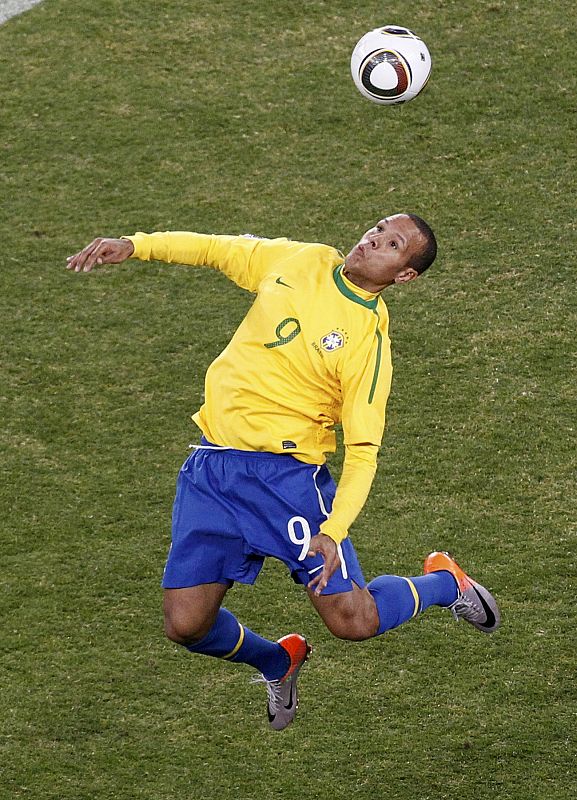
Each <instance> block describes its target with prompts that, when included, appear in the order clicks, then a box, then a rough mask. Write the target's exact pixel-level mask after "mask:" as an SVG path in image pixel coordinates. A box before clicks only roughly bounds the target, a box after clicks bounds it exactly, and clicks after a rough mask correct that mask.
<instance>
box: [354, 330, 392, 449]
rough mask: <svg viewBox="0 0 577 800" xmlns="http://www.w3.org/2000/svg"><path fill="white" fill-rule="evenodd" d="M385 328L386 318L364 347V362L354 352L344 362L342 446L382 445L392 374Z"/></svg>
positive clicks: (389, 344)
mask: <svg viewBox="0 0 577 800" xmlns="http://www.w3.org/2000/svg"><path fill="white" fill-rule="evenodd" d="M387 327H388V326H387V322H386V321H385V322H384V323H383V324H382V325H379V326H378V327H377V328H376V332H375V336H374V339H373V341H372V343H371V346H370V347H369V348H367V349H366V350H365V354H364V362H363V361H362V360H361V359H362V358H363V356H360V354H359V353H358V351H357V352H355V353H353V355H352V356H349V358H348V359H347V361H346V363H345V364H344V365H343V369H342V373H341V390H342V396H343V410H342V424H343V433H344V443H345V445H354V444H373V445H377V446H380V444H381V441H382V438H383V433H384V430H385V410H386V406H387V400H388V399H389V393H390V391H391V382H392V377H393V366H392V361H391V343H390V340H389V336H388V331H387ZM359 356H360V358H359Z"/></svg>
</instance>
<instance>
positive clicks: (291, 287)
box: [275, 278, 294, 289]
mask: <svg viewBox="0 0 577 800" xmlns="http://www.w3.org/2000/svg"><path fill="white" fill-rule="evenodd" d="M275 283H278V284H280V285H281V286H286V288H287V289H294V286H289V285H288V283H285V282H284V281H283V279H282V278H277V279H276V281H275Z"/></svg>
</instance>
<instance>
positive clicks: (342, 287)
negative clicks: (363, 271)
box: [333, 264, 379, 311]
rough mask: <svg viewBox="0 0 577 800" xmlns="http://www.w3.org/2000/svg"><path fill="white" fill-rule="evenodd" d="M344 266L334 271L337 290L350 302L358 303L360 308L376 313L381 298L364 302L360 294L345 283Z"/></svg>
mask: <svg viewBox="0 0 577 800" xmlns="http://www.w3.org/2000/svg"><path fill="white" fill-rule="evenodd" d="M343 267H344V264H339V265H338V266H337V267H335V269H334V271H333V278H334V280H335V283H336V285H337V289H338V290H339V292H340V293H341V294H343V295H344V296H345V297H346V298H347V299H348V300H352V301H353V303H358V304H359V305H360V306H364V307H365V308H369V309H370V310H371V311H376V309H377V304H378V302H379V296H378V295H377V296H376V297H373V299H372V300H364V299H363V298H362V297H359V295H358V294H355V293H354V292H353V290H352V289H349V287H348V286H347V285H346V283H345V282H344V279H343V276H342V274H341V272H342V269H343Z"/></svg>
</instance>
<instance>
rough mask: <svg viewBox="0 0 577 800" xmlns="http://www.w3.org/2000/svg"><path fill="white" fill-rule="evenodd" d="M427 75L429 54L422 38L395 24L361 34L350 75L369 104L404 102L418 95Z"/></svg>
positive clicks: (425, 82) (429, 72)
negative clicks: (370, 102)
mask: <svg viewBox="0 0 577 800" xmlns="http://www.w3.org/2000/svg"><path fill="white" fill-rule="evenodd" d="M430 74H431V55H430V53H429V51H428V49H427V45H426V44H425V43H424V42H423V40H422V39H419V37H418V36H417V35H416V34H415V33H413V32H412V31H410V30H409V29H408V28H402V27H400V26H399V25H385V26H384V27H383V28H375V30H373V31H369V32H368V33H365V35H364V36H363V37H362V38H361V39H359V41H358V42H357V44H356V46H355V49H354V50H353V54H352V56H351V75H352V76H353V81H354V82H355V86H356V87H357V89H358V90H359V92H360V93H361V94H362V95H363V96H364V97H367V98H368V99H369V100H372V101H373V103H381V104H382V105H394V104H396V103H406V102H407V101H408V100H412V99H413V98H415V97H416V96H417V95H418V94H419V92H421V91H422V90H423V89H424V88H425V86H426V84H427V81H428V80H429V75H430Z"/></svg>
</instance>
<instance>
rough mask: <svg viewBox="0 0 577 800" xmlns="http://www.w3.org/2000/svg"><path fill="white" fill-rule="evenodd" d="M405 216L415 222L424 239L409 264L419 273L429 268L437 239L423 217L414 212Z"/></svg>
mask: <svg viewBox="0 0 577 800" xmlns="http://www.w3.org/2000/svg"><path fill="white" fill-rule="evenodd" d="M407 216H408V217H409V219H411V220H412V221H413V222H414V223H415V225H416V227H417V228H418V230H419V233H421V234H422V235H423V238H424V240H425V244H424V246H423V248H422V249H421V251H420V252H419V253H418V254H417V255H416V256H415V257H414V258H413V259H412V260H411V263H410V265H409V266H411V267H412V268H413V269H414V270H416V271H417V272H418V273H419V275H421V274H422V273H423V272H424V271H425V270H426V269H429V267H430V266H431V264H432V263H433V261H434V260H435V258H436V256H437V240H436V238H435V234H434V233H433V231H432V228H431V226H430V225H429V224H428V223H427V222H425V220H424V219H422V218H421V217H418V216H417V215H416V214H407Z"/></svg>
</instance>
